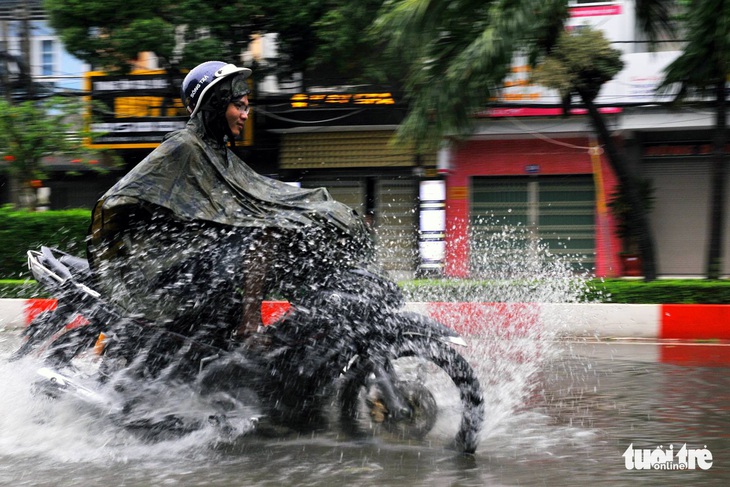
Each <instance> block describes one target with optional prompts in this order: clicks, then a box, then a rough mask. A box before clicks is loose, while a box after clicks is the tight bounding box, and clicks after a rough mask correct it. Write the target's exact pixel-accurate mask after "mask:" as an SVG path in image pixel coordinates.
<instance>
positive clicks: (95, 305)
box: [13, 247, 484, 453]
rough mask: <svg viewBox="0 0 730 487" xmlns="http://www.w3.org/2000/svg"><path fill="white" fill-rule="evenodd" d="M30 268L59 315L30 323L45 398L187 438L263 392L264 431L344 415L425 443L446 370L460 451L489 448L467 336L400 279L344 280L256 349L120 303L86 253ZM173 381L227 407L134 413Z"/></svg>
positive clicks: (31, 258) (300, 305) (58, 255)
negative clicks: (187, 414) (175, 326)
mask: <svg viewBox="0 0 730 487" xmlns="http://www.w3.org/2000/svg"><path fill="white" fill-rule="evenodd" d="M28 266H29V268H30V270H31V272H32V274H33V276H34V277H35V278H36V280H37V281H38V282H39V283H41V284H42V285H43V286H44V287H45V289H47V290H48V291H49V292H50V293H51V295H53V296H54V297H56V299H57V307H56V308H55V310H53V311H47V312H44V313H42V314H41V315H39V316H38V317H37V318H35V319H34V320H33V321H32V322H31V323H30V324H29V326H28V327H27V328H26V329H25V330H24V333H23V335H24V341H23V342H22V344H21V346H20V347H19V349H18V350H17V351H16V352H15V354H14V356H13V358H14V359H19V358H21V357H23V356H26V355H29V354H35V355H38V356H41V357H43V360H44V366H43V367H42V368H41V369H40V370H39V371H38V373H39V375H40V376H41V377H42V379H40V381H39V383H38V384H37V386H39V387H40V389H41V390H43V392H45V393H46V394H49V395H51V396H58V395H62V394H72V395H74V396H76V397H77V398H80V399H82V400H83V401H85V402H89V403H96V404H105V406H104V408H105V411H107V412H108V414H110V415H111V416H112V417H113V419H114V420H115V421H118V422H119V423H120V424H122V425H123V426H125V427H127V428H130V429H135V430H140V431H144V432H145V434H146V435H147V437H149V438H154V437H160V436H169V435H174V434H184V433H186V432H190V431H194V430H196V429H197V428H200V427H201V425H202V424H206V423H207V424H211V423H214V424H216V425H219V426H220V427H221V428H222V429H225V428H227V427H230V425H231V422H230V419H231V418H232V417H234V416H235V415H236V414H237V413H236V410H237V406H238V405H240V404H247V403H249V401H251V398H252V397H253V398H255V401H256V403H257V405H258V406H259V408H260V411H261V414H260V415H258V416H252V417H251V418H249V419H250V420H251V423H252V424H254V425H255V426H256V427H255V428H254V430H256V428H259V429H262V430H263V429H264V428H263V427H262V426H261V425H262V424H263V423H264V422H267V424H269V425H274V426H285V427H289V428H292V427H293V428H301V427H313V425H319V424H321V422H322V421H326V418H327V417H330V416H334V417H335V418H336V421H337V422H338V423H339V425H340V427H341V428H342V430H343V431H344V432H346V433H348V434H350V435H353V436H355V437H358V436H366V435H370V434H373V433H377V434H383V435H392V436H395V437H396V438H407V439H411V438H415V439H422V438H424V437H425V436H426V435H427V434H428V433H429V432H431V430H432V429H433V428H434V425H435V424H436V421H437V418H438V416H439V408H440V406H439V404H438V401H437V397H436V395H434V391H432V390H431V389H430V388H431V387H432V386H430V385H429V380H431V378H432V376H434V375H439V374H441V375H445V376H446V377H447V379H446V382H450V385H449V387H451V388H452V391H454V392H455V393H456V394H453V395H454V396H455V395H458V404H457V405H456V406H455V408H454V409H455V410H457V411H458V413H457V414H458V415H459V420H458V423H459V424H458V428H457V430H456V433H455V434H454V438H453V441H452V447H453V448H455V449H457V450H459V451H462V452H465V453H474V451H475V450H476V448H477V444H478V440H479V431H480V427H481V424H482V421H483V417H484V405H483V398H482V391H481V387H480V384H479V380H478V379H477V377H476V374H475V372H474V370H473V369H472V367H471V366H470V365H469V363H468V362H467V360H466V359H465V358H464V357H463V356H462V355H461V354H460V353H459V352H458V351H457V349H456V348H455V347H464V346H466V342H465V341H464V339H463V338H462V337H460V336H459V335H458V334H457V333H456V332H455V331H453V330H452V329H450V328H448V327H446V326H444V325H443V324H441V323H439V322H437V321H435V320H433V319H430V318H428V317H426V316H422V315H419V314H416V313H410V312H407V311H404V310H403V309H402V308H403V305H404V298H403V296H402V294H401V292H400V291H399V289H398V287H397V285H396V284H395V283H393V282H391V281H389V280H387V279H385V278H383V277H382V276H380V275H378V274H376V273H373V272H370V271H368V270H365V269H348V270H344V271H341V272H337V273H332V274H330V275H328V276H326V277H325V278H324V279H323V280H322V282H320V284H319V285H318V286H317V288H316V290H314V291H313V292H310V293H308V294H306V295H304V296H300V297H299V298H298V300H297V301H295V302H291V307H290V309H289V310H288V312H287V313H286V314H285V315H284V316H283V317H282V318H280V319H279V320H278V321H276V322H275V323H273V324H271V325H268V326H265V327H261V328H260V330H259V331H260V333H259V334H257V340H256V341H255V342H254V343H244V344H236V345H231V344H230V343H227V342H226V343H224V342H222V341H221V340H220V339H219V338H217V337H215V333H211V332H210V330H206V329H203V330H201V331H200V332H198V333H196V334H192V335H183V334H180V333H179V332H177V331H174V330H172V329H170V328H169V327H166V326H164V325H160V324H156V323H151V322H148V321H146V320H145V319H144V317H141V316H134V315H130V314H128V313H125V312H122V311H121V310H120V309H117V308H115V306H113V305H112V304H110V302H109V301H108V300H107V299H105V297H104V296H102V295H101V294H100V293H99V292H97V291H96V290H95V289H94V288H93V279H92V273H91V271H90V269H89V264H88V262H87V261H86V260H85V259H82V258H79V257H75V256H72V255H69V254H67V253H64V252H62V251H59V250H57V249H51V248H47V247H41V248H40V250H37V251H36V250H31V251H29V252H28ZM69 323H75V324H76V326H70V325H69ZM89 354H90V355H92V356H95V357H97V358H96V359H95V360H96V362H97V363H98V366H97V368H96V370H95V372H94V373H93V376H92V379H91V385H89V381H88V380H87V381H84V380H81V379H80V377H81V374H80V372H79V370H78V367H77V366H75V365H74V364H75V361H76V360H77V359H78V358H79V357H82V356H85V355H89ZM84 377H86V376H84ZM173 383H175V384H185V385H186V386H188V387H190V388H192V389H193V390H194V391H195V392H196V393H197V394H199V395H200V396H201V397H205V398H211V403H213V404H215V405H216V413H215V414H211V415H209V416H208V417H206V418H203V419H200V418H198V419H195V420H194V421H186V420H184V419H183V418H181V417H180V416H179V415H174V414H171V415H167V416H163V417H162V418H160V417H159V415H158V416H156V417H155V419H152V420H151V419H140V417H139V416H135V415H134V411H136V410H140V409H143V408H144V407H147V408H149V407H150V404H149V401H147V404H146V405H145V406H142V403H143V402H144V400H145V399H144V396H143V394H142V393H141V392H140V391H142V390H144V389H145V388H146V387H147V386H150V385H152V384H157V385H162V387H165V385H169V384H173ZM98 387H107V388H108V389H109V390H113V391H115V393H116V394H118V395H120V396H121V397H123V398H124V400H123V401H122V403H121V405H119V406H118V407H113V408H112V407H110V405H109V404H108V401H107V400H106V399H105V398H104V396H103V395H102V394H100V393H99V392H98V390H97V388H98ZM441 395H448V394H441ZM452 399H453V398H452ZM105 401H106V402H105ZM153 402H154V401H153ZM452 430H453V428H452Z"/></svg>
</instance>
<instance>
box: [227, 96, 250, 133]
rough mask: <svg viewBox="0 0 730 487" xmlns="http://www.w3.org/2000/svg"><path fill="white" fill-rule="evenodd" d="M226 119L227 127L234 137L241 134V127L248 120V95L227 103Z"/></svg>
mask: <svg viewBox="0 0 730 487" xmlns="http://www.w3.org/2000/svg"><path fill="white" fill-rule="evenodd" d="M226 120H227V121H228V127H229V128H230V129H231V133H232V134H233V136H234V137H236V138H237V137H240V136H241V134H243V127H244V125H245V124H246V120H248V95H245V96H243V97H242V98H239V99H238V100H234V101H232V102H231V103H229V104H228V108H227V109H226Z"/></svg>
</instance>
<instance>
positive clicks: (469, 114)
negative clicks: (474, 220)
mask: <svg viewBox="0 0 730 487" xmlns="http://www.w3.org/2000/svg"><path fill="white" fill-rule="evenodd" d="M672 3H673V2H672V1H670V0H636V12H637V19H638V20H639V22H640V25H641V27H642V29H643V30H644V32H645V33H646V34H647V36H648V39H649V41H650V43H654V42H655V41H656V40H657V39H658V38H659V36H660V34H662V33H664V32H669V28H670V16H669V12H670V7H671V5H672ZM568 17H569V11H568V5H567V2H566V1H565V0H544V1H540V2H535V1H532V0H523V1H513V2H503V1H498V0H491V1H485V0H466V1H460V2H452V1H449V0H395V1H393V2H391V3H386V5H385V7H384V9H383V11H382V13H381V15H380V17H379V18H378V19H377V21H376V23H375V26H374V27H375V30H376V32H378V33H379V34H380V35H382V36H383V37H385V38H387V39H388V41H389V46H390V48H391V50H392V51H394V52H395V53H396V54H398V53H402V56H403V60H404V62H407V63H409V64H410V66H411V70H410V72H409V75H408V78H407V80H406V93H407V94H408V97H409V103H410V105H409V112H408V114H407V115H406V118H405V120H404V121H403V123H402V124H401V126H400V128H399V131H398V135H397V137H398V139H400V140H401V141H405V140H408V141H412V142H415V144H416V147H418V148H420V149H425V148H433V147H434V146H436V145H438V144H439V143H440V141H441V140H442V139H443V137H445V136H449V137H455V136H461V135H468V134H469V133H471V131H472V129H473V123H474V117H473V115H474V113H476V112H477V111H479V110H482V109H483V108H484V105H485V103H486V101H487V100H488V99H489V98H490V97H491V96H493V95H494V94H495V91H496V90H497V89H498V88H499V87H500V86H501V85H502V82H503V81H504V78H505V77H506V75H507V73H508V72H509V68H510V67H511V63H512V61H513V59H514V56H515V54H517V53H528V54H529V56H530V59H531V60H532V61H533V62H534V61H537V60H538V59H540V58H542V57H545V56H549V55H550V53H551V52H552V50H553V48H554V47H555V46H556V44H557V42H558V38H559V37H560V35H561V33H562V32H563V31H564V30H565V22H566V20H567V19H568ZM614 74H615V73H614ZM603 82H605V81H603ZM601 84H602V83H601ZM595 88H596V87H595V86H594V87H593V88H592V89H595ZM597 88H598V89H600V84H599V85H598V86H597ZM577 93H578V94H579V95H580V96H581V98H583V101H584V103H585V104H586V108H587V109H588V111H589V115H590V117H591V120H592V121H593V123H594V126H595V127H596V131H597V133H598V135H599V137H600V138H601V141H602V143H603V144H604V146H605V147H606V153H607V156H608V158H609V160H610V161H611V164H612V167H613V168H614V171H615V172H616V173H617V175H618V177H619V179H621V181H622V184H623V187H625V188H626V190H627V192H628V196H627V199H628V200H629V202H630V204H631V205H632V206H633V208H634V210H635V211H634V212H633V213H634V214H635V215H636V217H637V220H638V221H637V224H638V226H639V227H640V228H641V230H640V231H639V235H640V237H639V238H640V239H641V241H642V242H643V244H640V249H641V251H642V252H643V257H644V259H643V260H644V276H645V279H646V280H653V279H655V278H656V266H655V264H654V252H653V243H652V240H651V234H650V232H649V227H648V221H647V220H648V219H647V218H646V213H645V211H643V209H642V205H641V203H640V197H639V190H638V184H637V182H636V179H637V178H633V177H631V176H630V174H631V171H630V167H629V165H628V164H627V163H626V162H625V161H624V159H623V158H622V157H621V156H620V154H619V153H618V151H617V149H616V148H615V146H614V145H613V144H612V143H611V139H610V134H609V131H608V129H607V127H606V124H605V121H604V120H603V117H602V115H601V114H600V113H599V112H598V109H597V108H596V107H595V104H594V103H593V100H594V99H595V95H597V91H596V92H595V94H593V93H592V92H591V89H589V88H588V87H587V86H586V87H582V88H581V89H580V90H577ZM584 95H585V97H584ZM586 100H587V101H586Z"/></svg>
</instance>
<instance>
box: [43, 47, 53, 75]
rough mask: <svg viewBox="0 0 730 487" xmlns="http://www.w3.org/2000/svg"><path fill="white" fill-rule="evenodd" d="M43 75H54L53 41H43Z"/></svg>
mask: <svg viewBox="0 0 730 487" xmlns="http://www.w3.org/2000/svg"><path fill="white" fill-rule="evenodd" d="M41 75H43V76H53V41H52V40H44V41H41Z"/></svg>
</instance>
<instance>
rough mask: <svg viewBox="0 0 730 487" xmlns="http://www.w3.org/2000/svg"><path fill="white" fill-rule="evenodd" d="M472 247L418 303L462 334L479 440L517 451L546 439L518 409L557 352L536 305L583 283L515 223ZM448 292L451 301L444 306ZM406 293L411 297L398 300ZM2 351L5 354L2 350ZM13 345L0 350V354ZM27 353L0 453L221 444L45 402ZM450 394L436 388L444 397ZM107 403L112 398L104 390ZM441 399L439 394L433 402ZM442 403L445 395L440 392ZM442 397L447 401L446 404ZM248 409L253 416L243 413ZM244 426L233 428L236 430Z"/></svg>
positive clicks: (180, 452)
mask: <svg viewBox="0 0 730 487" xmlns="http://www.w3.org/2000/svg"><path fill="white" fill-rule="evenodd" d="M475 241H477V242H478V244H476V245H473V246H472V259H471V267H472V270H473V271H474V273H473V276H474V277H475V278H478V280H479V283H478V285H475V284H474V280H471V281H469V282H466V281H464V282H447V283H445V284H447V285H444V286H441V287H437V288H436V290H435V291H434V292H433V294H432V295H430V296H427V297H424V296H420V297H419V298H420V299H422V300H423V301H452V302H451V303H450V304H445V305H444V306H443V307H442V309H441V311H440V315H439V316H437V317H438V319H440V320H441V321H442V322H443V323H445V324H447V325H449V326H452V327H454V328H456V329H457V330H461V331H464V332H465V335H467V337H468V338H469V342H470V347H469V348H468V349H465V350H463V349H462V350H459V351H460V352H461V353H463V354H464V355H465V356H466V357H467V359H468V360H469V362H470V363H471V364H472V366H474V367H475V369H476V370H477V374H478V376H479V379H480V381H481V384H482V388H483V390H484V398H485V412H486V414H485V424H484V426H483V430H482V433H481V435H482V436H481V438H482V444H484V443H486V442H489V443H490V447H489V449H490V450H491V449H494V448H495V446H494V445H495V444H496V445H503V446H509V447H510V448H518V445H523V446H524V445H525V444H528V443H529V444H531V445H534V443H535V442H538V441H542V442H550V441H561V440H560V439H554V440H553V439H550V438H548V437H546V436H545V435H544V434H543V433H542V432H541V430H540V428H541V426H543V425H544V422H545V421H547V418H546V417H542V416H541V415H540V414H539V413H537V412H533V411H530V410H525V409H524V408H523V405H524V404H526V402H527V400H528V398H529V397H530V396H531V395H534V394H539V391H537V390H536V377H537V376H538V374H539V372H540V370H541V368H542V366H543V364H544V363H545V362H546V361H547V360H550V359H552V358H555V357H556V356H557V355H558V354H559V353H560V351H561V349H560V346H559V345H557V344H556V342H555V341H554V338H555V337H554V336H553V335H552V334H551V333H553V332H549V331H548V330H554V329H555V327H553V326H545V323H541V322H540V320H541V317H540V313H539V306H540V304H541V303H547V302H578V301H581V300H582V296H583V294H584V291H585V289H586V279H587V278H588V277H589V276H588V275H587V273H576V272H575V271H574V270H573V269H572V267H571V263H570V262H569V256H565V255H561V256H556V255H553V254H551V253H550V251H549V249H548V247H547V246H546V245H544V244H542V243H541V242H539V241H537V240H536V239H535V238H534V237H533V236H532V235H531V234H530V232H529V231H528V230H527V229H525V228H521V227H507V226H505V227H503V228H502V231H500V232H496V233H493V234H491V235H489V236H488V237H487V238H480V239H478V240H476V239H475ZM455 297H456V301H458V302H453V301H454V298H455ZM408 298H410V299H412V298H413V297H412V296H408ZM6 348H7V350H6ZM12 349H14V347H12V346H11V347H3V349H2V350H3V353H5V352H8V353H9V351H10V350H12ZM39 365H40V364H39V363H38V362H37V360H36V359H32V358H26V359H23V360H20V361H18V362H14V363H7V362H6V357H5V356H0V381H2V383H3V384H4V385H5V391H6V393H5V394H4V397H3V398H2V399H1V400H0V431H2V434H0V458H3V457H17V456H18V455H21V456H24V457H28V458H33V457H38V456H42V457H45V458H48V459H50V460H51V461H58V462H92V463H95V462H101V463H104V462H114V463H127V462H132V461H143V460H149V459H155V461H158V462H164V461H165V460H166V459H169V460H173V459H175V460H179V458H181V457H191V456H193V457H194V456H201V457H206V456H207V455H210V452H211V447H215V446H216V445H217V444H219V442H220V441H221V438H220V436H219V432H218V431H216V430H215V428H213V427H210V428H202V429H199V430H197V431H195V432H193V433H190V434H187V435H184V436H182V437H180V438H175V439H170V440H164V441H159V442H145V441H143V440H141V439H140V438H139V437H137V436H135V435H134V434H133V433H131V432H129V431H127V430H125V429H124V428H120V427H118V426H115V425H113V424H110V422H109V421H108V420H107V419H106V418H105V417H104V416H103V415H100V414H99V411H98V410H92V409H91V408H88V407H85V406H84V404H83V403H82V402H81V401H79V400H77V399H74V398H73V397H63V398H62V399H61V400H51V399H48V398H45V397H41V396H39V395H36V394H33V392H32V391H31V388H30V387H29V384H31V383H33V382H34V381H35V380H36V379H37V376H36V375H35V370H36V369H37V368H38V367H39ZM107 392H109V391H107ZM157 394H158V396H157V397H158V399H159V400H158V401H157V402H156V404H157V405H158V406H160V408H159V409H158V411H157V413H159V414H163V415H164V414H165V413H174V412H179V411H187V412H191V411H192V412H195V411H196V408H200V407H201V405H200V404H199V403H197V402H196V398H195V395H194V394H193V393H192V392H191V391H189V390H184V389H181V390H172V389H164V390H160V391H157ZM448 394H450V393H446V392H444V393H442V395H443V396H446V395H448ZM109 399H110V400H112V401H113V400H114V397H113V394H112V393H111V392H109ZM438 399H443V397H441V398H438ZM447 399H448V398H447ZM446 402H447V403H448V400H447V401H446ZM252 414H253V413H252ZM250 426H251V425H250V423H246V422H245V421H244V422H242V423H241V424H240V425H239V429H238V433H239V434H241V435H242V436H245V434H246V432H247V428H250Z"/></svg>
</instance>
